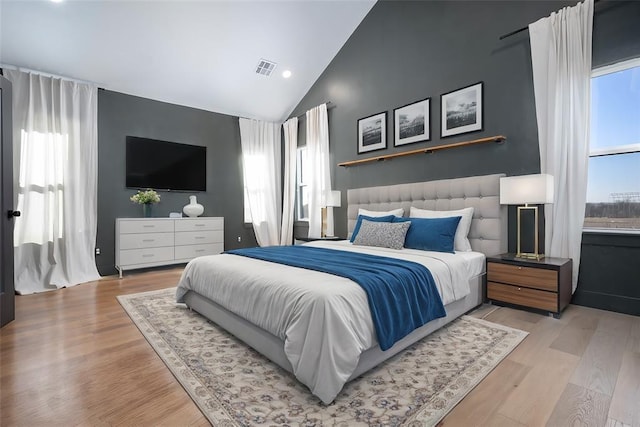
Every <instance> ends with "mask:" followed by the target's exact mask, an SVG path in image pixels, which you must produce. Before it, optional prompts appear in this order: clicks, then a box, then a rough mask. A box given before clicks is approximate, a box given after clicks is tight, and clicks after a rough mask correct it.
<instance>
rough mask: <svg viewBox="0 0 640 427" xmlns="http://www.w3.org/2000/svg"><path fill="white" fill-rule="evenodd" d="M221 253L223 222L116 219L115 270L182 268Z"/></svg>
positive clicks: (211, 218)
mask: <svg viewBox="0 0 640 427" xmlns="http://www.w3.org/2000/svg"><path fill="white" fill-rule="evenodd" d="M223 251H224V218H222V217H208V218H153V219H140V218H117V219H116V268H117V269H118V272H119V273H120V277H121V278H122V272H123V271H124V270H133V269H136V268H146V267H157V266H160V265H170V264H182V263H187V262H189V261H191V260H192V259H194V258H197V257H199V256H203V255H214V254H219V253H221V252H223Z"/></svg>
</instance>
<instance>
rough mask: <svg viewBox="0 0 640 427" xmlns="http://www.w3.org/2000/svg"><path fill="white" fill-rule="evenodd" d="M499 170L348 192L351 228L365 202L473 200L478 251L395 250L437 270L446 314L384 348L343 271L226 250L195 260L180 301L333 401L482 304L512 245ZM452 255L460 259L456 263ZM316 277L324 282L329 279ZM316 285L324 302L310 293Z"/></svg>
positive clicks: (374, 207) (391, 205) (382, 206)
mask: <svg viewBox="0 0 640 427" xmlns="http://www.w3.org/2000/svg"><path fill="white" fill-rule="evenodd" d="M501 176H503V175H501V174H496V175H486V176H478V177H467V178H456V179H447V180H439V181H430V182H423V183H412V184H399V185H391V186H381V187H370V188H361V189H352V190H349V191H348V195H347V201H348V210H347V217H348V218H347V219H348V228H349V233H350V234H351V233H352V232H353V229H354V227H355V226H356V220H357V217H358V212H359V211H360V210H361V209H365V210H369V211H388V210H392V209H396V208H403V209H404V211H405V216H407V215H408V214H409V211H410V208H411V207H414V208H419V209H430V210H438V211H443V210H455V209H462V208H467V207H473V208H474V212H473V218H472V220H471V226H470V230H469V234H468V238H469V242H470V245H471V251H470V252H462V253H460V252H456V254H455V255H453V254H447V253H432V252H429V253H426V251H417V250H412V249H408V250H406V249H403V250H402V251H395V252H396V253H398V252H401V253H402V256H403V257H407V259H408V260H410V261H413V262H418V263H422V264H423V265H426V266H428V268H429V269H430V270H432V273H433V276H434V278H435V279H436V282H437V283H438V286H439V288H438V291H439V292H440V293H441V295H442V296H443V302H444V303H445V309H446V316H445V317H441V318H438V319H435V320H433V321H431V322H429V323H427V324H425V325H424V326H421V327H419V328H418V329H416V330H414V331H413V332H411V333H410V334H409V335H407V336H405V337H404V338H402V339H400V340H399V341H397V342H395V344H393V346H392V347H391V348H389V349H387V350H385V351H383V350H382V349H381V348H380V346H379V345H378V343H377V341H376V337H375V333H374V332H372V330H373V328H372V326H371V314H370V313H369V311H368V305H367V300H366V296H364V297H363V295H364V292H363V291H362V289H361V288H360V287H359V286H358V285H357V284H355V283H354V282H352V281H350V280H349V279H347V278H344V277H337V276H333V275H328V274H326V273H322V272H319V271H313V270H307V269H300V268H297V267H289V266H283V265H279V264H273V263H269V262H266V261H262V260H256V259H251V258H245V257H243V256H237V255H232V254H221V255H215V256H210V257H201V258H198V259H196V260H194V261H192V262H190V263H189V264H188V265H187V267H186V268H185V271H184V273H183V276H182V278H181V280H180V282H179V284H178V290H177V295H176V297H177V300H178V302H184V303H186V304H187V306H189V307H190V308H192V309H193V310H195V311H197V312H199V313H200V314H202V315H204V316H205V317H207V318H209V319H210V320H212V321H213V322H214V323H216V324H218V325H219V326H221V327H222V328H224V329H226V330H227V331H229V332H230V333H232V334H233V335H235V336H236V337H237V338H239V339H240V340H242V341H244V342H245V343H247V344H248V345H250V346H251V347H253V348H254V349H255V350H257V351H258V352H260V353H262V354H263V355H265V356H266V357H267V358H269V359H270V360H271V361H273V362H274V363H276V364H277V365H279V366H281V367H282V368H284V369H286V370H287V371H289V372H292V373H293V374H294V375H295V376H296V377H297V378H298V380H299V381H300V382H302V383H303V384H305V385H306V386H307V387H309V389H310V390H311V392H312V393H313V394H314V395H316V396H317V397H319V398H320V400H322V401H323V402H324V403H325V404H328V403H330V402H332V401H333V399H334V398H335V397H336V395H337V394H338V393H339V392H340V390H341V389H342V387H343V385H344V384H345V383H346V382H348V381H349V380H351V379H354V378H356V377H358V376H359V375H361V374H362V373H364V372H366V371H368V370H369V369H371V368H373V367H375V366H377V365H378V364H380V363H381V362H383V361H384V360H386V359H388V358H390V357H392V356H393V355H395V354H397V353H398V352H400V351H402V350H403V349H405V348H407V347H408V346H409V345H411V344H413V343H415V342H416V341H418V340H420V339H422V338H423V337H425V336H426V335H428V334H430V333H431V332H433V331H435V330H437V329H439V328H441V327H442V326H444V325H446V324H447V323H449V322H451V321H452V320H454V319H455V318H457V317H459V316H460V315H462V314H464V313H465V312H467V311H469V310H471V309H473V308H474V307H476V306H478V305H480V304H481V303H482V300H483V294H482V293H483V291H482V290H483V282H484V276H485V268H484V266H485V256H491V255H496V254H499V253H503V252H506V246H507V241H506V235H507V233H506V227H507V216H506V209H505V207H503V206H501V205H500V203H499V178H500V177H501ZM307 245H309V246H314V247H325V248H327V249H337V250H344V251H350V250H358V251H364V252H366V253H370V254H373V255H380V256H386V255H389V256H393V255H392V252H394V251H393V250H391V249H385V248H370V247H366V248H355V247H354V245H351V243H349V242H348V241H339V242H327V241H318V242H311V243H308V244H307ZM449 262H451V263H452V264H451V265H454V264H456V263H457V264H456V265H459V266H460V267H459V268H458V267H456V268H452V267H449V264H448V263H449ZM317 283H322V287H318V286H317ZM319 289H321V290H319ZM308 292H312V293H314V295H315V296H314V298H317V299H319V300H321V301H320V302H317V300H316V299H314V300H309V298H308ZM332 292H336V294H333V293H332ZM338 293H339V294H338ZM318 294H319V295H320V297H318ZM363 298H364V300H363ZM362 300H363V301H364V302H362ZM309 301H312V302H309Z"/></svg>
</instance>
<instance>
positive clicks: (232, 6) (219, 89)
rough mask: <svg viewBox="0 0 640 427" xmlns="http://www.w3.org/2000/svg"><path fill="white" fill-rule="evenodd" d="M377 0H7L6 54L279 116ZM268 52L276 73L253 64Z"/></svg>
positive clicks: (189, 101)
mask: <svg viewBox="0 0 640 427" xmlns="http://www.w3.org/2000/svg"><path fill="white" fill-rule="evenodd" d="M374 3H375V0H341V1H328V0H313V1H312V0H299V1H294V0H290V1H269V0H263V1H238V0H236V1H184V0H173V1H158V0H156V1H131V0H129V1H116V0H101V1H70V0H66V1H63V2H61V3H54V2H52V1H50V0H42V1H33V0H31V1H25V0H0V64H3V65H5V66H7V65H13V66H18V67H24V68H28V69H32V70H38V71H43V72H46V73H51V74H55V75H60V76H65V77H70V78H74V79H79V80H85V81H91V82H95V83H97V84H98V85H99V86H100V87H102V88H105V89H109V90H114V91H118V92H123V93H127V94H131V95H137V96H141V97H145V98H151V99H156V100H159V101H164V102H170V103H174V104H179V105H186V106H189V107H195V108H201V109H204V110H209V111H215V112H219V113H224V114H230V115H235V116H241V117H251V118H257V119H263V120H271V121H282V120H284V119H286V118H287V117H288V115H289V113H291V111H292V110H293V108H294V107H295V106H296V105H297V104H298V102H299V101H300V100H301V99H302V97H303V96H304V95H305V94H306V93H307V91H308V90H309V89H310V88H311V86H312V85H313V83H314V82H315V81H316V80H317V78H318V77H319V76H320V74H321V73H322V71H323V70H324V69H325V68H326V66H327V65H328V64H329V63H330V62H331V60H332V59H333V58H334V56H335V55H336V54H337V53H338V51H339V50H340V48H341V47H342V46H343V45H344V43H345V42H346V41H347V39H348V38H349V36H351V34H352V33H353V31H354V30H355V29H356V27H357V26H358V25H359V24H360V22H361V21H362V19H363V18H364V17H365V15H366V14H367V13H368V12H369V10H370V9H371V7H373V5H374ZM261 58H265V59H269V60H271V61H274V62H276V63H277V64H278V66H277V68H276V70H275V72H274V73H273V74H272V75H271V77H264V76H261V75H258V74H256V73H255V69H256V66H257V64H258V62H259V60H260V59H261ZM285 69H289V70H291V71H292V73H293V75H292V77H290V78H289V79H284V78H283V77H282V71H284V70H285ZM327 101H330V100H327Z"/></svg>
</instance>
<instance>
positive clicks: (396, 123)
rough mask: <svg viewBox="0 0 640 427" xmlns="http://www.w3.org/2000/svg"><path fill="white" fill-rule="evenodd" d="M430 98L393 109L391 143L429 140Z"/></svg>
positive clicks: (398, 144)
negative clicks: (392, 139) (392, 136)
mask: <svg viewBox="0 0 640 427" xmlns="http://www.w3.org/2000/svg"><path fill="white" fill-rule="evenodd" d="M430 116H431V98H425V99H422V100H420V101H416V102H413V103H411V104H407V105H404V106H402V107H398V108H396V109H394V110H393V134H394V141H393V145H394V146H395V147H398V146H400V145H406V144H413V143H415V142H424V141H429V140H431V120H430Z"/></svg>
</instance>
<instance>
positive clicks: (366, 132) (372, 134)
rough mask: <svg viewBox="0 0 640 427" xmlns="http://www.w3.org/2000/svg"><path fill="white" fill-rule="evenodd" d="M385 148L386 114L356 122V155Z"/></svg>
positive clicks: (375, 115)
mask: <svg viewBox="0 0 640 427" xmlns="http://www.w3.org/2000/svg"><path fill="white" fill-rule="evenodd" d="M385 148H387V112H386V111H385V112H383V113H378V114H374V115H373V116H369V117H365V118H363V119H359V120H358V154H362V153H367V152H369V151H376V150H384V149H385Z"/></svg>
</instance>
